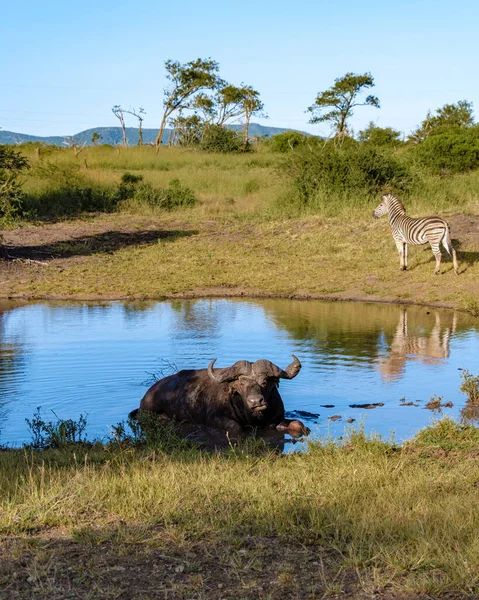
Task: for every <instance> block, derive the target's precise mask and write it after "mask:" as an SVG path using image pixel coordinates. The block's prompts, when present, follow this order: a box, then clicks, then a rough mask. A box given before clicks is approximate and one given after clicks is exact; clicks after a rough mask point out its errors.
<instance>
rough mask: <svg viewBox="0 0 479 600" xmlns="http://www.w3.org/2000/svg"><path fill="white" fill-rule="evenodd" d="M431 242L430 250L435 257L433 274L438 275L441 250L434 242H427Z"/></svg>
mask: <svg viewBox="0 0 479 600" xmlns="http://www.w3.org/2000/svg"><path fill="white" fill-rule="evenodd" d="M429 243H430V244H431V250H432V252H433V254H434V256H435V258H436V268H435V269H434V275H439V272H440V270H441V251H440V250H439V244H438V243H435V242H429Z"/></svg>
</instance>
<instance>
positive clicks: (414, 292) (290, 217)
mask: <svg viewBox="0 0 479 600" xmlns="http://www.w3.org/2000/svg"><path fill="white" fill-rule="evenodd" d="M23 151H24V152H25V153H26V155H27V157H28V159H29V161H30V164H31V169H30V171H29V173H28V175H27V176H26V178H25V184H24V191H25V194H26V198H25V200H24V210H25V216H24V220H23V221H21V222H20V221H17V223H16V225H21V227H20V228H18V227H17V228H15V224H13V225H12V226H11V227H10V228H9V229H8V230H7V231H5V232H4V239H5V241H6V243H7V245H8V252H9V254H10V255H11V257H13V258H18V259H20V260H18V261H15V260H11V261H8V262H6V263H3V265H2V267H3V268H2V277H1V287H0V294H1V296H2V297H22V298H46V297H47V298H103V299H107V298H137V299H143V298H162V297H175V296H178V295H181V296H212V295H216V296H218V295H219V296H222V295H236V296H241V295H245V296H257V295H262V296H294V297H300V298H308V297H322V298H332V299H347V298H353V299H363V300H380V301H403V302H416V303H429V304H437V305H444V306H451V307H456V308H462V309H466V310H469V311H470V312H472V313H473V314H479V301H478V298H479V283H478V282H479V266H478V264H479V262H478V260H477V259H478V256H479V205H478V200H477V199H478V198H479V172H477V171H471V172H469V173H465V174H457V175H454V176H449V177H439V176H432V175H427V174H426V173H425V172H420V173H419V171H418V170H417V167H414V165H413V166H411V167H410V168H411V169H412V171H411V172H413V173H415V175H414V178H413V179H412V180H411V181H412V182H413V183H411V184H410V187H409V188H408V193H407V195H405V196H404V200H405V202H406V204H407V207H408V212H409V214H411V215H414V216H419V215H427V214H433V213H436V214H440V215H441V216H444V217H446V218H447V219H448V220H449V221H450V223H451V225H452V237H453V239H455V240H456V241H455V245H456V248H457V250H458V259H459V263H460V276H459V277H455V276H454V275H453V272H452V263H451V261H450V259H449V257H447V256H444V259H443V268H442V271H443V275H442V276H440V277H434V276H433V275H432V273H433V269H434V260H433V255H432V252H431V250H430V248H429V247H426V246H421V247H412V248H410V254H409V265H410V268H409V270H408V271H407V272H406V273H400V272H399V270H398V265H399V260H398V257H397V252H396V248H395V245H394V243H393V240H392V237H391V234H390V230H389V225H388V223H387V220H386V219H383V220H380V221H374V220H373V219H372V218H371V211H372V209H373V208H374V207H375V205H376V204H377V203H378V201H379V194H378V195H377V196H376V195H373V196H367V195H364V194H359V193H357V194H355V193H348V194H346V195H343V196H341V194H339V195H335V196H334V197H332V196H322V195H321V193H319V192H318V194H319V195H318V194H316V196H315V199H314V202H313V201H312V202H310V203H309V204H308V203H306V204H304V203H303V204H301V203H300V202H299V203H298V200H297V198H296V200H294V199H292V198H293V196H291V194H292V191H291V190H292V188H291V181H290V180H288V179H286V178H285V176H284V173H283V170H282V165H283V164H285V163H284V161H285V160H287V159H285V158H284V157H283V156H282V155H279V154H274V153H272V152H269V151H268V150H267V148H265V147H262V148H260V149H259V151H257V152H255V153H249V154H239V155H222V154H207V153H201V152H197V151H187V150H183V149H181V148H161V149H160V154H159V155H158V156H156V155H155V153H154V151H153V149H152V148H129V149H121V150H120V151H117V149H115V148H108V147H97V148H87V149H85V150H84V152H83V153H82V154H80V155H79V157H78V158H77V159H75V158H74V155H73V153H72V151H71V150H68V149H52V148H47V149H43V148H40V150H37V149H36V148H34V147H32V146H25V147H24V148H23ZM414 169H416V170H414ZM126 172H127V173H130V174H131V175H133V176H139V175H141V176H142V177H143V180H142V181H141V182H140V183H139V184H138V185H140V186H143V185H146V186H147V187H146V188H142V189H143V191H142V193H138V194H136V195H133V196H131V197H128V198H127V199H123V200H121V199H120V198H123V197H124V195H123V196H122V193H119V192H118V190H119V189H120V187H119V186H120V183H121V178H122V176H123V175H124V173H126ZM172 181H178V182H179V184H174V185H180V186H182V187H181V188H175V189H180V190H187V191H188V192H187V193H188V194H190V192H191V194H193V195H194V197H195V199H196V204H195V205H194V206H193V207H190V208H183V209H179V210H175V211H164V210H159V209H158V208H155V206H154V205H152V204H151V202H150V203H149V202H148V201H145V194H146V197H148V198H149V197H150V196H151V193H150V192H151V190H167V189H171V187H170V188H168V186H171V182H172ZM293 187H294V186H293ZM145 189H146V192H145ZM185 193H186V192H185ZM148 194H150V196H149V195H148ZM82 202H83V203H84V204H85V203H86V204H87V205H92V206H94V205H95V203H96V202H98V203H99V204H100V205H102V203H103V202H106V204H107V206H108V207H110V208H109V209H108V210H114V211H113V212H109V213H107V214H98V213H95V214H94V215H92V214H91V213H90V214H86V213H84V212H80V213H78V210H77V209H79V207H81V206H82ZM88 203H89V204H88ZM27 209H28V210H27ZM62 211H64V212H65V214H66V215H68V218H66V216H64V217H63V218H60V214H61V212H62ZM35 214H36V215H37V216H36V217H35ZM42 214H43V215H44V216H43V217H40V215H42ZM48 215H56V217H55V219H53V221H52V217H51V216H50V217H48ZM32 223H33V224H32ZM444 254H445V253H444Z"/></svg>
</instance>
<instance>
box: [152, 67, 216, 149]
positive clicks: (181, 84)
mask: <svg viewBox="0 0 479 600" xmlns="http://www.w3.org/2000/svg"><path fill="white" fill-rule="evenodd" d="M165 68H166V70H167V73H168V74H167V76H166V77H167V79H169V81H170V82H171V86H170V88H167V89H165V90H164V93H165V99H164V100H163V106H164V109H165V110H164V113H163V118H162V120H161V124H160V129H159V130H158V135H157V136H156V140H155V147H156V151H157V152H158V150H159V147H160V145H161V141H162V137H163V132H164V131H165V127H166V122H167V120H168V119H169V118H170V116H171V115H172V114H173V113H174V112H175V111H176V110H178V109H181V108H186V107H187V106H188V102H189V101H191V99H192V97H193V96H194V95H195V94H197V93H198V92H200V91H201V90H205V89H214V88H215V87H216V86H217V85H218V84H219V82H220V80H219V78H218V75H217V72H218V63H217V62H216V61H214V60H211V59H202V58H197V59H196V60H192V61H190V62H187V63H185V64H183V65H182V64H181V63H179V62H178V61H172V60H167V61H166V62H165Z"/></svg>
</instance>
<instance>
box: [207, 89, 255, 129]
mask: <svg viewBox="0 0 479 600" xmlns="http://www.w3.org/2000/svg"><path fill="white" fill-rule="evenodd" d="M248 97H249V88H248V87H247V86H245V85H244V84H242V85H241V86H240V87H237V86H235V85H231V84H230V83H228V84H226V85H224V86H222V87H221V88H220V89H219V90H218V91H217V92H216V95H215V103H216V106H217V107H218V108H217V112H218V118H217V120H216V124H217V125H224V124H225V123H226V121H230V120H231V119H235V118H237V117H239V116H240V115H242V114H243V113H244V112H245V109H244V103H245V101H246V100H247V98H248Z"/></svg>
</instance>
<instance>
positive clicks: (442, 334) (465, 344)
mask: <svg viewBox="0 0 479 600" xmlns="http://www.w3.org/2000/svg"><path fill="white" fill-rule="evenodd" d="M291 354H296V355H297V356H298V358H299V359H300V361H301V363H302V365H303V368H302V370H301V372H300V373H299V375H298V376H297V377H296V378H295V379H294V380H292V381H282V382H281V387H280V392H281V395H282V397H283V400H284V403H285V406H286V410H287V411H295V410H301V411H307V412H309V413H314V414H317V415H319V416H317V417H310V418H303V417H300V418H301V419H302V420H303V421H305V423H307V425H308V426H309V427H310V429H311V430H312V433H313V435H325V434H331V435H333V436H340V435H342V434H343V433H344V428H345V426H346V425H347V419H354V420H355V421H354V423H355V424H358V423H363V424H364V426H365V429H366V430H367V431H371V430H374V431H376V432H378V433H381V434H383V435H385V436H387V437H389V436H390V434H391V432H394V436H395V439H396V440H397V441H403V440H405V439H407V438H409V437H411V436H413V435H414V434H415V432H417V431H418V430H419V429H420V428H421V427H423V426H425V425H427V424H428V423H430V422H431V419H433V418H435V417H437V416H441V415H438V414H437V413H436V414H433V413H431V411H430V410H428V409H426V408H425V404H426V403H427V402H428V401H429V400H430V399H431V397H432V396H433V395H438V396H442V397H443V402H452V403H453V406H452V408H444V409H442V415H448V416H452V417H454V418H455V419H457V420H460V419H469V420H474V419H475V418H476V417H477V416H478V415H476V414H475V413H474V410H473V409H472V408H471V407H468V406H467V404H466V398H465V396H464V395H463V394H461V392H460V390H459V386H460V383H461V379H460V374H461V371H460V369H461V368H462V369H468V370H469V371H470V372H472V373H474V374H478V372H479V360H478V357H479V333H478V319H474V318H473V317H469V316H467V315H464V314H462V313H455V312H452V311H441V310H435V309H431V308H425V307H404V306H396V305H380V304H360V303H327V302H320V301H307V302H301V301H296V300H250V301H248V300H197V301H170V302H135V303H120V302H112V303H102V304H98V303H96V304H93V303H68V304H67V303H42V304H28V305H23V306H16V305H14V304H6V303H3V304H1V303H0V444H5V445H10V446H14V445H20V444H22V443H23V442H28V441H30V434H29V431H28V428H27V425H26V423H25V417H28V418H31V417H32V415H33V413H34V411H35V409H36V408H37V407H38V406H41V407H42V414H43V416H44V418H46V419H47V420H54V418H55V417H54V415H53V414H52V412H51V411H54V412H55V413H56V414H57V415H58V416H59V417H61V418H64V419H66V418H72V419H78V417H79V415H80V414H81V413H83V414H88V428H87V431H88V435H89V437H90V438H94V437H106V436H107V435H108V434H109V431H110V429H109V426H110V425H114V424H116V423H118V422H119V421H122V420H123V419H125V418H126V417H127V414H128V412H129V411H130V410H132V409H134V408H136V407H138V405H139V401H140V399H141V397H142V396H143V394H144V393H145V391H146V390H147V389H148V387H149V386H150V385H151V384H152V382H153V379H152V378H153V377H154V376H155V375H156V376H157V377H161V376H163V375H168V374H170V373H171V372H173V368H174V367H176V369H177V370H179V369H185V368H204V367H206V366H207V365H208V363H209V361H210V360H211V359H212V358H214V357H217V359H218V360H217V363H216V366H217V367H224V366H227V365H230V364H232V363H234V362H235V361H237V360H244V359H246V360H250V361H254V360H257V359H259V358H267V359H269V360H271V361H272V362H274V363H276V364H277V365H279V366H280V367H282V368H285V367H286V365H287V364H289V362H291ZM409 402H412V403H414V405H412V406H405V405H404V404H407V403H409ZM374 403H383V406H377V407H375V408H373V409H366V408H364V407H362V408H354V407H352V406H351V405H357V404H374ZM333 416H334V417H337V416H340V417H341V418H340V419H336V420H331V417H333Z"/></svg>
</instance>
